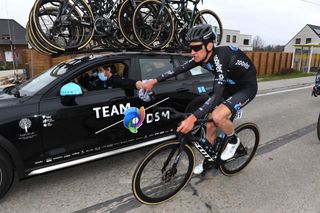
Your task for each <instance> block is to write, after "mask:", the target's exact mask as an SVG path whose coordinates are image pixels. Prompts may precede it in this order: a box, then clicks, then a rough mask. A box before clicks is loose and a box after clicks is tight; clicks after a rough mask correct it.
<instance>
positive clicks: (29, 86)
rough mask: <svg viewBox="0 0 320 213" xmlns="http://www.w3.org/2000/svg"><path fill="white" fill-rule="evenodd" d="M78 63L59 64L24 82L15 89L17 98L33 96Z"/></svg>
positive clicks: (72, 61) (73, 61) (75, 61)
mask: <svg viewBox="0 0 320 213" xmlns="http://www.w3.org/2000/svg"><path fill="white" fill-rule="evenodd" d="M78 62H79V60H71V61H67V62H63V63H60V64H58V65H56V66H53V67H51V68H50V69H48V70H47V71H45V72H43V73H41V74H40V75H38V76H37V77H35V78H32V79H30V80H29V81H26V82H25V83H23V84H21V85H20V86H19V87H18V88H17V90H18V92H19V96H20V97H23V96H32V95H34V94H35V93H37V92H38V91H40V90H41V89H42V88H44V87H45V86H47V85H48V84H50V83H51V82H53V81H54V80H55V79H57V78H59V77H60V76H62V75H63V74H65V73H66V72H67V71H68V69H69V68H70V67H71V66H73V65H75V64H76V63H78Z"/></svg>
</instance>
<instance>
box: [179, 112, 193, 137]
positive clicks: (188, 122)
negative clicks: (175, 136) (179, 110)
mask: <svg viewBox="0 0 320 213" xmlns="http://www.w3.org/2000/svg"><path fill="white" fill-rule="evenodd" d="M196 121H197V118H196V117H195V116H194V115H193V114H192V115H189V117H187V118H186V119H185V120H184V121H182V122H181V124H180V126H178V128H177V130H176V131H177V132H181V133H184V134H187V133H188V132H190V131H191V130H192V128H193V127H194V122H196Z"/></svg>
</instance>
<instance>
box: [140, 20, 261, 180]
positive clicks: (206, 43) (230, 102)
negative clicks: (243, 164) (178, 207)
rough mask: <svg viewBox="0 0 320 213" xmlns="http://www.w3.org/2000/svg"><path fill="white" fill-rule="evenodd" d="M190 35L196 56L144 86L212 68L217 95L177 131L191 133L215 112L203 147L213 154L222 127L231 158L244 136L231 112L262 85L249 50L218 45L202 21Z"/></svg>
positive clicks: (200, 167)
mask: <svg viewBox="0 0 320 213" xmlns="http://www.w3.org/2000/svg"><path fill="white" fill-rule="evenodd" d="M186 39H187V41H188V42H189V47H190V48H191V55H192V57H193V58H192V59H191V60H189V61H187V62H186V63H184V64H182V65H181V66H180V67H177V68H175V69H174V70H170V71H167V72H165V73H163V74H162V75H160V76H158V77H157V78H156V79H151V80H149V81H147V82H146V83H144V84H143V87H144V89H146V90H151V89H152V88H153V87H154V85H155V84H157V83H158V82H161V81H164V80H166V79H168V78H171V77H173V76H175V75H178V74H180V73H183V72H186V71H188V70H190V69H191V68H193V67H196V66H199V65H200V66H202V67H204V68H205V69H207V70H208V71H209V72H212V74H213V75H214V80H213V91H214V95H213V96H212V97H209V99H208V100H207V101H206V102H205V103H204V104H203V105H202V106H201V107H199V108H198V109H197V110H196V111H195V112H194V113H193V114H192V115H190V116H189V117H188V118H186V119H185V120H184V121H183V122H182V123H181V125H180V126H179V127H178V128H177V132H182V133H188V132H189V131H190V130H191V129H192V128H193V126H194V122H195V121H196V120H197V119H199V118H201V117H203V116H204V115H205V114H207V113H209V112H211V116H212V118H213V121H214V122H212V123H208V124H207V126H206V128H207V131H206V139H207V141H206V142H205V143H206V144H204V146H203V147H204V148H205V150H206V151H207V152H208V154H212V152H213V144H214V141H215V139H216V131H215V130H216V128H217V127H218V128H220V129H221V130H222V131H223V132H225V133H226V135H227V146H226V148H225V149H224V151H223V152H222V154H221V159H222V160H227V159H230V158H231V157H232V156H233V155H234V154H235V152H236V150H237V148H238V146H239V144H240V140H239V138H238V137H237V136H236V134H235V132H234V127H233V123H232V122H231V121H230V120H229V116H230V115H231V114H232V112H234V111H237V110H240V109H241V108H242V107H244V106H245V105H247V104H248V103H249V102H250V101H251V100H252V99H253V98H254V97H255V96H256V93H257V89H258V87H257V78H256V69H255V66H254V64H253V63H252V61H251V60H250V59H249V58H248V57H247V56H246V55H245V53H243V52H242V51H241V50H239V49H238V48H236V47H233V46H221V47H215V46H214V40H215V39H216V35H215V33H214V32H213V31H212V26H211V25H208V24H201V25H197V26H194V27H192V28H191V29H190V30H189V31H188V33H187V37H186ZM206 163H208V162H207V161H206V160H204V161H203V162H202V163H201V164H200V165H198V166H196V167H195V170H194V173H195V174H200V173H202V172H203V170H204V169H203V167H204V165H205V164H206Z"/></svg>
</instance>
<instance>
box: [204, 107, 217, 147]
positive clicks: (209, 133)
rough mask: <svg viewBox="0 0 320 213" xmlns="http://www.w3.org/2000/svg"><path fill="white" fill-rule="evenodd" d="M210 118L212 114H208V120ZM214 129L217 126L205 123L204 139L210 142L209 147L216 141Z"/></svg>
mask: <svg viewBox="0 0 320 213" xmlns="http://www.w3.org/2000/svg"><path fill="white" fill-rule="evenodd" d="M211 117H212V113H210V114H209V118H211ZM216 129H217V126H216V125H215V124H214V123H213V122H209V123H206V139H207V140H208V142H210V144H211V145H213V144H214V141H215V140H216V137H217V135H216Z"/></svg>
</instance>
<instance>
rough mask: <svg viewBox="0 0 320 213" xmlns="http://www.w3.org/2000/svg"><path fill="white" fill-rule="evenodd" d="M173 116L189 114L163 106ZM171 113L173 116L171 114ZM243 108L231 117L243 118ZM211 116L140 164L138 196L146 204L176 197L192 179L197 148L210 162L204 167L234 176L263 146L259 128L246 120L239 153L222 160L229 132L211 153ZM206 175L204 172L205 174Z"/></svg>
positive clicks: (134, 180) (135, 180)
mask: <svg viewBox="0 0 320 213" xmlns="http://www.w3.org/2000/svg"><path fill="white" fill-rule="evenodd" d="M158 109H159V110H169V111H170V112H172V113H174V115H173V116H176V117H178V118H181V119H184V118H186V117H187V116H188V114H185V113H181V112H178V111H176V110H175V109H173V108H169V107H163V108H158ZM170 116H171V115H170ZM241 116H242V111H238V112H236V113H233V114H232V115H231V118H230V120H231V121H233V120H234V119H238V118H241ZM207 122H212V120H211V119H199V120H198V121H197V122H196V124H195V127H194V129H193V130H192V131H191V132H190V133H188V134H181V133H178V134H177V140H174V141H169V142H166V143H163V144H161V145H159V146H157V147H156V148H154V149H152V150H151V151H150V152H149V153H148V154H147V155H146V156H145V157H144V159H143V160H142V161H141V162H140V163H139V164H138V166H137V167H136V169H135V171H134V174H133V178H132V191H133V194H134V196H135V197H136V198H137V200H139V201H140V202H141V203H144V204H160V203H162V202H165V201H167V200H169V199H170V198H172V197H173V196H175V195H176V194H177V193H178V192H179V191H181V190H182V189H183V188H184V187H185V186H186V185H187V184H188V182H189V181H190V179H191V176H192V172H193V169H194V164H195V154H194V151H193V149H192V147H195V148H196V149H197V150H198V151H199V152H200V153H201V155H202V156H203V157H204V158H206V159H207V160H208V162H209V164H207V165H205V167H204V169H205V171H207V170H208V169H209V168H216V169H219V170H220V171H221V172H222V173H223V174H224V175H227V176H232V175H235V174H237V173H238V172H240V171H241V170H242V169H244V168H245V167H246V166H247V165H248V164H249V163H250V161H251V160H252V158H253V156H254V154H255V152H256V150H257V148H258V145H259V139H260V134H259V129H258V127H257V126H256V125H255V124H254V123H244V124H241V125H240V126H238V127H237V128H236V129H235V132H236V134H237V136H238V137H239V138H240V141H241V144H240V146H239V147H238V149H237V151H236V154H235V155H234V156H233V157H232V158H231V159H229V160H226V161H222V160H221V159H220V155H221V153H222V151H223V150H224V148H225V146H226V135H225V134H222V132H221V134H222V135H220V137H217V139H216V142H215V146H214V150H215V152H214V154H213V155H212V156H210V155H209V154H208V153H207V152H206V151H205V150H204V148H202V141H203V140H204V139H205V124H206V123H207ZM203 174H204V173H203Z"/></svg>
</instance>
